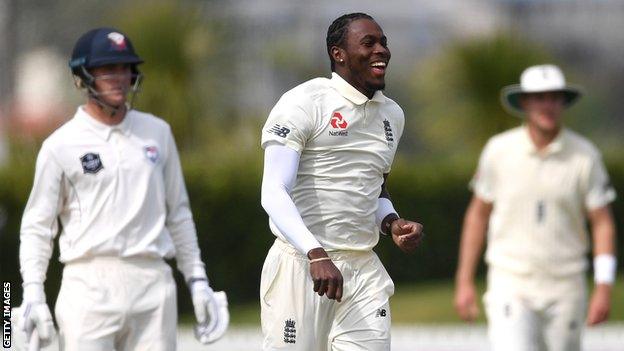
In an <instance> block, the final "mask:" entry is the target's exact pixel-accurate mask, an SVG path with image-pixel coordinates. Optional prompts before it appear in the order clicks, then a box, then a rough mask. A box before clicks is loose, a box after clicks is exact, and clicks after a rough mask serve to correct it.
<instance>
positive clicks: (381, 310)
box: [375, 308, 387, 318]
mask: <svg viewBox="0 0 624 351" xmlns="http://www.w3.org/2000/svg"><path fill="white" fill-rule="evenodd" d="M386 314H387V313H386V309H385V308H379V309H377V312H375V318H379V317H385V316H386Z"/></svg>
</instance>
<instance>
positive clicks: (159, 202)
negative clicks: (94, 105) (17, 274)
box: [20, 107, 206, 284]
mask: <svg viewBox="0 0 624 351" xmlns="http://www.w3.org/2000/svg"><path fill="white" fill-rule="evenodd" d="M57 218H58V219H60V221H61V224H62V228H63V231H62V233H61V235H60V238H59V246H60V261H61V262H71V261H74V260H78V259H81V258H89V257H94V256H112V257H131V256H147V257H164V258H171V257H173V256H174V255H175V256H176V260H177V263H178V267H179V268H180V271H182V273H183V274H184V275H185V278H186V279H187V280H188V279H189V278H191V277H198V278H205V277H206V273H205V269H204V264H203V263H202V261H201V259H200V252H199V247H198V245H197V235H196V231H195V225H194V223H193V218H192V215H191V211H190V207H189V201H188V196H187V193H186V187H185V184H184V179H183V176H182V170H181V167H180V160H179V156H178V152H177V149H176V145H175V142H174V140H173V136H172V134H171V130H170V127H169V125H168V124H167V123H166V122H165V121H163V120H161V119H159V118H156V117H154V116H152V115H150V114H146V113H142V112H139V111H135V110H130V111H128V112H127V114H126V116H125V118H124V120H123V121H122V122H121V123H120V124H118V125H115V126H108V125H105V124H103V123H101V122H99V121H97V120H96V119H94V118H92V117H91V116H90V115H88V114H87V113H86V112H85V110H84V109H83V108H82V107H80V108H78V111H77V112H76V114H75V116H74V118H72V119H71V120H69V121H68V122H67V123H65V124H64V125H63V126H62V127H60V128H59V129H57V130H56V131H55V132H54V133H52V135H50V136H49V137H48V138H47V139H46V140H45V141H44V143H43V145H42V147H41V150H40V152H39V156H38V158H37V166H36V171H35V180H34V183H33V188H32V192H31V194H30V198H29V199H28V204H27V205H26V209H25V210H24V215H23V218H22V226H21V237H20V238H21V245H20V263H21V271H22V277H23V280H24V284H28V283H33V282H35V283H41V282H43V281H44V280H45V273H46V270H47V265H48V261H49V259H50V256H51V254H52V239H53V237H54V236H55V235H56V234H57V227H58V225H57Z"/></svg>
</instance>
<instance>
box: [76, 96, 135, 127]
mask: <svg viewBox="0 0 624 351" xmlns="http://www.w3.org/2000/svg"><path fill="white" fill-rule="evenodd" d="M85 111H86V112H87V113H88V114H89V115H90V116H91V117H93V118H95V119H96V120H98V121H99V122H102V123H104V124H107V125H110V126H113V125H116V124H119V123H121V122H122V121H123V119H124V118H125V117H126V112H127V109H126V105H121V106H120V107H119V108H117V109H114V108H112V107H110V106H106V105H104V104H101V103H99V102H98V101H96V100H95V99H89V101H88V102H87V104H86V105H85Z"/></svg>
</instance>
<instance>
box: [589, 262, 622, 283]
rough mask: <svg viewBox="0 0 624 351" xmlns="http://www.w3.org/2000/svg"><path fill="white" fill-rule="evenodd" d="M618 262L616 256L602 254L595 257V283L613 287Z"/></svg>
mask: <svg viewBox="0 0 624 351" xmlns="http://www.w3.org/2000/svg"><path fill="white" fill-rule="evenodd" d="M616 267H617V261H616V259H615V256H614V255H610V254H600V255H597V256H596V257H594V282H595V283H596V284H608V285H612V284H613V283H614V282H615V270H616Z"/></svg>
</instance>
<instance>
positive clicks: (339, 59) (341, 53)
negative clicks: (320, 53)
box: [331, 45, 347, 65]
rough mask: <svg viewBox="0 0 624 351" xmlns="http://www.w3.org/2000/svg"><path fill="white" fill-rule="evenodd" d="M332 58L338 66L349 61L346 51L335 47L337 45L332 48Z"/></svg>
mask: <svg viewBox="0 0 624 351" xmlns="http://www.w3.org/2000/svg"><path fill="white" fill-rule="evenodd" d="M331 56H332V58H333V59H334V62H336V64H337V65H340V64H342V63H344V62H345V60H346V59H347V53H346V51H345V50H344V49H343V48H341V47H338V46H335V45H334V46H332V48H331Z"/></svg>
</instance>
